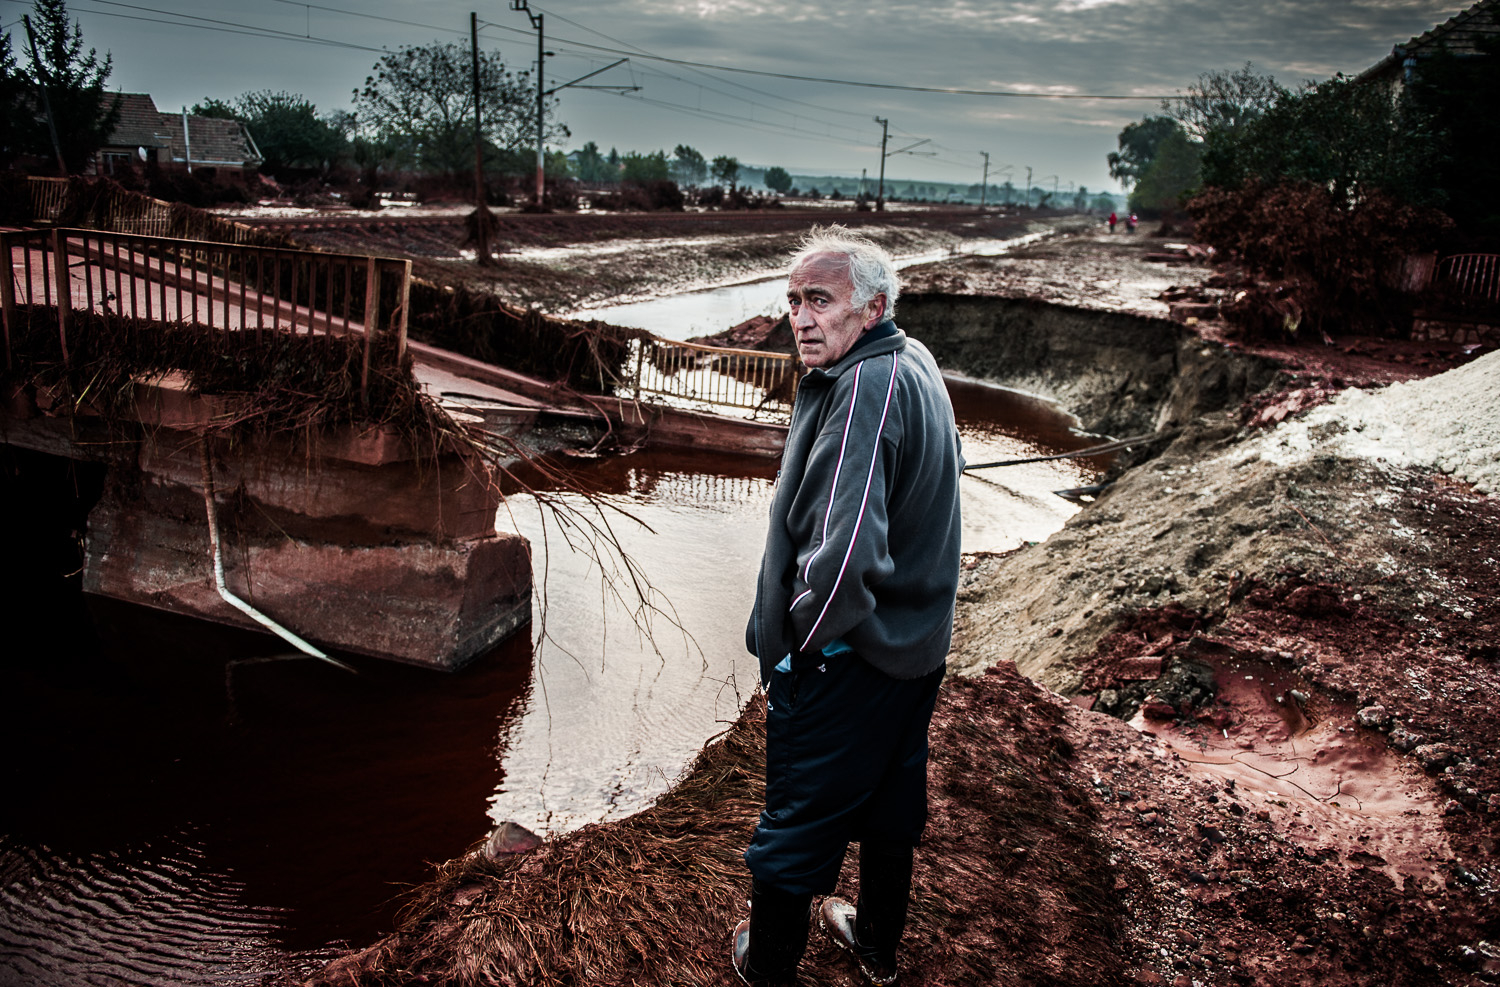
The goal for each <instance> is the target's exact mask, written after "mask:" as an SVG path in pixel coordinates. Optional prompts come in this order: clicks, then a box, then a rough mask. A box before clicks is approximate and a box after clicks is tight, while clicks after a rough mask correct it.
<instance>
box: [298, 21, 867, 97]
mask: <svg viewBox="0 0 1500 987" xmlns="http://www.w3.org/2000/svg"><path fill="white" fill-rule="evenodd" d="M279 2H281V3H295V2H296V0H279ZM536 9H537V10H541V11H542V13H545V14H546V15H547V16H548V17H555V18H557V19H558V20H560V21H562V22H563V23H565V24H571V25H573V26H574V27H576V28H578V29H579V30H581V31H587V32H589V33H590V34H596V35H598V36H599V37H601V38H603V39H605V40H606V41H613V42H614V43H615V44H617V45H624V46H625V47H627V48H630V49H632V50H634V51H635V52H637V53H638V54H641V55H651V54H652V53H651V52H649V51H647V50H646V49H645V48H642V47H641V46H640V45H637V44H634V43H632V42H629V41H621V40H620V39H619V38H616V37H613V36H612V35H608V34H605V33H604V32H603V31H599V30H596V29H594V28H591V27H588V26H587V25H584V24H580V23H578V22H577V21H574V20H569V19H568V18H566V17H564V16H563V15H562V14H559V13H556V12H555V11H551V10H542V8H540V7H538V8H536ZM693 71H695V72H697V73H698V74H699V75H703V76H706V77H707V78H710V79H714V80H715V81H716V82H723V83H724V84H726V85H730V86H735V87H737V88H739V89H743V90H745V91H746V92H752V93H755V94H756V95H757V96H764V97H766V98H767V99H775V100H780V101H781V102H784V103H792V104H794V105H797V106H805V107H807V108H808V109H810V110H819V111H821V112H823V113H840V114H843V115H845V116H857V117H860V118H863V117H864V113H863V111H856V110H842V109H839V108H837V107H833V106H819V105H818V104H816V103H808V102H805V101H803V100H800V99H794V98H793V97H791V96H780V95H777V94H776V93H768V92H766V91H765V90H763V89H756V88H755V87H753V86H747V85H745V84H744V83H742V82H735V81H734V80H733V79H719V78H718V77H717V76H713V75H709V74H708V73H707V72H704V71H702V70H700V69H696V68H695V69H694V70H693ZM668 78H672V79H676V78H678V77H677V76H668ZM678 81H680V82H683V83H684V84H686V85H692V83H689V82H687V80H685V79H678ZM730 98H732V99H739V98H740V97H737V96H734V97H730Z"/></svg>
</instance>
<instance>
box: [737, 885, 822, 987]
mask: <svg viewBox="0 0 1500 987" xmlns="http://www.w3.org/2000/svg"><path fill="white" fill-rule="evenodd" d="M811 908H812V895H810V894H793V893H791V892H790V891H783V890H782V889H781V888H778V887H776V886H775V885H771V884H766V883H764V882H762V881H752V883H751V885H750V918H749V920H748V921H745V922H741V923H740V924H739V927H738V928H736V929H735V943H734V969H735V972H736V973H738V974H739V975H740V979H741V980H743V981H744V982H745V983H747V984H750V985H751V987H790V985H792V984H795V983H796V982H797V964H798V963H800V962H801V961H802V954H803V953H804V952H806V951H807V927H808V912H809V910H810V909H811Z"/></svg>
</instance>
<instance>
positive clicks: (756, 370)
mask: <svg viewBox="0 0 1500 987" xmlns="http://www.w3.org/2000/svg"><path fill="white" fill-rule="evenodd" d="M625 375H626V378H627V380H628V381H629V385H630V387H631V388H632V389H633V390H634V392H635V396H636V398H637V399H639V398H640V396H641V395H642V394H655V395H660V396H662V397H666V398H670V399H673V400H675V401H677V402H682V403H686V404H689V405H705V406H711V407H719V408H725V407H727V408H742V409H746V410H749V411H751V412H753V413H754V415H753V417H760V416H761V415H762V414H765V415H767V416H768V417H771V418H773V419H786V418H788V417H789V416H790V414H791V408H792V400H793V398H795V397H796V393H797V362H796V359H795V357H793V356H792V355H791V354H788V353H763V352H761V351H759V350H738V349H729V348H726V347H721V346H704V345H701V344H699V343H680V342H675V341H672V340H667V339H658V338H655V337H653V338H651V339H649V340H636V341H635V342H633V343H632V344H631V351H630V356H629V357H628V359H627V360H626V363H625Z"/></svg>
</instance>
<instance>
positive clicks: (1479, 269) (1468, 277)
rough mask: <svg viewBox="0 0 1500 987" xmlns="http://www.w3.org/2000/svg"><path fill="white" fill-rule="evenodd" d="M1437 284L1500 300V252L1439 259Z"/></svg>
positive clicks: (1480, 296) (1490, 299)
mask: <svg viewBox="0 0 1500 987" xmlns="http://www.w3.org/2000/svg"><path fill="white" fill-rule="evenodd" d="M1434 283H1435V284H1442V285H1447V286H1450V287H1451V288H1453V289H1454V290H1456V291H1458V292H1459V293H1460V294H1463V295H1469V296H1472V297H1475V298H1484V299H1487V300H1489V301H1491V302H1500V254H1453V255H1451V256H1449V257H1444V258H1443V259H1442V260H1440V261H1438V266H1437V277H1436V278H1434Z"/></svg>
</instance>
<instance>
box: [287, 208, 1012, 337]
mask: <svg viewBox="0 0 1500 987" xmlns="http://www.w3.org/2000/svg"><path fill="white" fill-rule="evenodd" d="M498 218H499V224H500V227H499V232H498V234H497V236H496V238H495V240H494V241H493V242H492V244H491V246H492V249H493V251H494V253H495V257H494V263H493V265H492V266H490V267H487V268H480V267H479V266H478V265H477V264H476V263H475V260H474V258H475V254H474V250H473V248H472V246H470V245H466V244H465V231H464V226H463V223H462V221H461V219H460V218H459V217H455V216H453V215H440V216H431V215H414V216H409V217H408V216H402V215H389V214H378V215H372V216H368V217H338V216H335V217H329V218H327V219H326V220H323V221H319V220H318V219H317V218H316V217H296V218H293V219H288V218H285V217H282V218H279V219H276V220H275V221H274V225H275V227H276V228H278V229H284V230H286V231H287V232H289V233H290V234H291V235H292V236H295V237H296V238H297V239H298V240H301V241H303V242H306V243H310V244H313V245H316V246H319V247H324V248H326V249H329V250H338V251H351V252H356V253H376V254H384V255H388V256H397V257H409V258H411V260H412V262H413V271H414V273H415V274H416V275H417V276H418V277H424V278H427V279H429V280H432V281H436V282H438V283H441V284H453V285H460V284H462V285H468V286H470V287H474V288H479V289H482V290H485V291H489V292H493V293H495V294H498V295H500V296H501V297H504V298H506V299H507V300H509V301H513V302H516V303H519V304H521V305H524V306H528V307H534V308H539V309H541V310H543V311H545V312H549V313H565V312H569V311H573V310H576V309H580V308H585V307H589V306H597V305H603V304H605V303H619V302H626V301H636V300H639V299H644V298H651V297H655V296H659V295H664V294H670V293H672V292H678V291H691V290H694V289H697V288H704V287H709V286H712V285H718V284H724V283H729V282H733V281H736V280H740V279H743V278H747V277H753V276H756V275H760V274H766V273H774V272H775V271H776V270H778V269H779V268H780V267H781V265H782V263H783V261H784V260H785V258H786V257H787V255H788V254H790V253H791V252H792V250H793V249H794V248H795V245H796V242H797V240H798V238H799V237H800V236H802V234H803V233H805V232H806V231H807V229H808V228H809V227H810V226H812V225H813V224H815V223H821V224H827V223H842V224H844V225H847V226H850V227H854V228H857V229H859V230H861V231H862V232H864V233H866V234H868V235H869V236H871V237H872V238H874V239H875V240H877V241H878V242H879V243H881V244H882V245H883V246H885V247H886V248H887V249H888V250H890V251H892V252H893V253H895V254H897V255H904V254H914V253H921V252H923V251H927V250H933V249H947V248H954V249H961V248H962V244H963V243H964V242H965V241H972V240H981V239H991V238H1003V237H1007V236H1014V235H1017V234H1018V233H1020V232H1023V231H1024V230H1026V229H1027V227H1028V224H1029V223H1031V222H1033V221H1034V217H1030V216H1028V217H1027V218H1024V219H1023V218H1021V217H1018V216H1015V215H1013V214H1012V215H1005V214H1002V213H1000V212H997V211H991V212H986V213H982V214H981V213H979V212H978V211H976V210H974V209H964V210H957V209H941V208H921V207H908V208H903V209H899V210H897V209H893V210H891V211H887V212H881V213H876V212H857V211H855V210H854V209H852V208H845V209H806V208H783V209H769V210H756V211H747V212H738V213H714V212H688V213H558V214H551V215H533V214H525V213H505V214H501V215H500V216H499V217H498ZM265 221H266V222H268V223H271V222H273V221H272V220H270V219H267V220H265Z"/></svg>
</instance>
